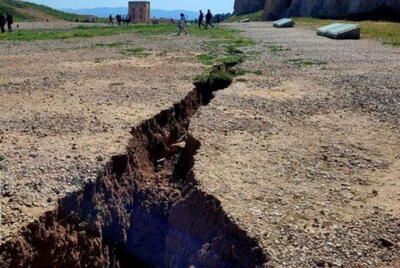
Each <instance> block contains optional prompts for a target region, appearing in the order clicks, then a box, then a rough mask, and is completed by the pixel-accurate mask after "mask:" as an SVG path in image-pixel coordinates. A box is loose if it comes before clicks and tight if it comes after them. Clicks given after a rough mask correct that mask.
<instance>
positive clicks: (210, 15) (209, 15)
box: [206, 10, 214, 29]
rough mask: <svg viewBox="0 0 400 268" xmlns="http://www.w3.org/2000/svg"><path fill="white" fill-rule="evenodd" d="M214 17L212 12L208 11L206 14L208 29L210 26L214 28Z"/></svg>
mask: <svg viewBox="0 0 400 268" xmlns="http://www.w3.org/2000/svg"><path fill="white" fill-rule="evenodd" d="M212 17H213V15H212V14H211V11H210V10H208V11H207V14H206V29H208V25H210V26H211V27H213V28H214V25H212V24H211V20H212Z"/></svg>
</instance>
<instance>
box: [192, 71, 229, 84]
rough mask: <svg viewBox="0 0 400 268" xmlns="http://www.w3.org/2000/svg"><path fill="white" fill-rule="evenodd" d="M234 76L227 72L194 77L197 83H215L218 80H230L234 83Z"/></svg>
mask: <svg viewBox="0 0 400 268" xmlns="http://www.w3.org/2000/svg"><path fill="white" fill-rule="evenodd" d="M232 79H233V76H232V75H231V74H228V73H226V72H219V73H212V74H200V75H196V76H195V77H194V79H193V80H194V82H197V83H214V82H215V81H217V80H228V81H229V80H230V81H232Z"/></svg>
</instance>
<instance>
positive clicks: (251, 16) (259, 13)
mask: <svg viewBox="0 0 400 268" xmlns="http://www.w3.org/2000/svg"><path fill="white" fill-rule="evenodd" d="M263 12H264V11H263V10H260V11H257V12H253V13H248V14H242V15H238V16H232V17H229V18H227V19H226V20H224V22H239V21H241V20H244V19H249V20H250V21H261V20H262V15H263Z"/></svg>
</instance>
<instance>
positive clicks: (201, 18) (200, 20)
mask: <svg viewBox="0 0 400 268" xmlns="http://www.w3.org/2000/svg"><path fill="white" fill-rule="evenodd" d="M203 21H204V14H203V11H202V10H200V14H199V28H201V26H203V27H204V28H206V26H205V25H204V22H203Z"/></svg>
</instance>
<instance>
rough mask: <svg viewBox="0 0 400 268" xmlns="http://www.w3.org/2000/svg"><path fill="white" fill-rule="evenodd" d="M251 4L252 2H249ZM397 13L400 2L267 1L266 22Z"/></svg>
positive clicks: (396, 0)
mask: <svg viewBox="0 0 400 268" xmlns="http://www.w3.org/2000/svg"><path fill="white" fill-rule="evenodd" d="M248 2H250V1H248ZM381 11H388V12H391V13H393V12H397V13H398V14H399V16H400V1H399V0H368V1H366V0H266V1H265V8H264V15H263V18H264V20H275V19H278V18H282V17H320V18H340V17H347V16H353V15H362V14H373V13H374V12H381Z"/></svg>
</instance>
